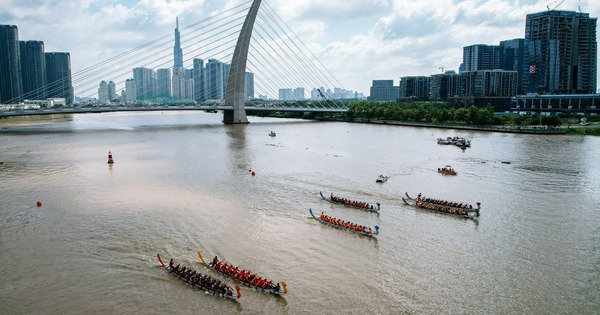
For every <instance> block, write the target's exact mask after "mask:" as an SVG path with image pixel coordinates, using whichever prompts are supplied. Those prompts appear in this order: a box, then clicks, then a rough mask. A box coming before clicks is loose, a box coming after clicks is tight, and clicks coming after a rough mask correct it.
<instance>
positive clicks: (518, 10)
mask: <svg viewBox="0 0 600 315" xmlns="http://www.w3.org/2000/svg"><path fill="white" fill-rule="evenodd" d="M245 2H247V0H141V1H134V0H103V1H98V0H77V1H64V0H0V24H10V25H17V27H18V29H19V39H20V40H42V41H44V44H45V49H46V52H49V51H67V52H69V53H70V54H71V66H72V72H77V71H80V70H82V69H85V68H87V67H89V66H91V65H94V64H96V63H98V61H101V60H107V59H109V58H111V57H112V56H115V55H117V54H119V53H121V52H124V51H127V50H130V49H132V48H134V47H137V46H139V45H142V44H144V43H147V42H150V41H152V40H154V39H156V38H158V37H160V36H163V35H166V34H169V33H172V31H173V28H174V25H175V18H176V17H179V21H180V22H179V23H180V28H181V27H183V26H185V25H186V24H188V23H189V24H191V23H195V22H198V21H202V20H204V19H206V18H207V17H209V16H212V15H216V14H218V13H219V12H222V11H223V10H225V9H226V8H230V7H233V6H235V5H237V4H239V3H245ZM263 3H267V4H268V5H269V6H270V7H271V8H273V10H275V11H276V12H277V13H278V15H279V16H280V17H281V18H282V19H283V20H284V21H285V22H286V24H287V25H288V26H289V27H290V28H291V29H292V30H293V31H294V33H295V34H296V35H297V36H298V37H299V38H300V39H301V40H302V41H303V42H304V44H306V45H307V46H308V47H309V48H310V50H311V51H312V53H313V54H314V55H315V56H316V57H317V58H318V59H319V61H320V62H321V63H322V64H323V65H325V67H327V70H328V71H329V72H331V74H332V75H333V76H334V77H335V79H336V80H337V82H339V83H340V85H341V86H338V87H342V88H345V89H347V90H355V91H358V92H362V93H364V94H365V96H367V95H369V88H370V86H371V83H372V80H382V79H387V80H394V85H398V81H399V78H400V77H402V76H412V75H425V76H427V75H431V74H436V73H441V72H442V70H444V71H447V70H455V71H457V72H458V67H459V65H460V63H461V62H462V49H463V47H464V46H469V45H475V44H487V45H498V44H499V42H500V41H501V40H507V39H513V38H523V37H524V30H525V16H526V15H527V14H530V13H537V12H541V11H545V10H547V9H548V8H551V9H553V8H557V9H559V10H568V11H581V12H585V13H589V14H590V16H591V17H600V1H598V0H563V1H533V0H524V1H500V0H464V1H463V0H433V1H417V0H319V1H317V0H296V1H289V0H263ZM183 53H184V55H185V53H186V52H185V51H184V52H183ZM188 57H189V56H185V58H186V59H187V58H188ZM598 87H600V84H599V85H598ZM329 88H333V87H329Z"/></svg>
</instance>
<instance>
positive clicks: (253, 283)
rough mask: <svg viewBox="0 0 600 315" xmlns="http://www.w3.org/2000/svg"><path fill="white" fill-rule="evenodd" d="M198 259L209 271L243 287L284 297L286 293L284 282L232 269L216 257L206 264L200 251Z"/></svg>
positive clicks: (231, 266) (235, 268) (230, 265)
mask: <svg viewBox="0 0 600 315" xmlns="http://www.w3.org/2000/svg"><path fill="white" fill-rule="evenodd" d="M198 257H200V261H202V263H203V264H204V265H205V266H206V267H208V268H209V269H212V270H214V271H216V272H218V273H220V274H222V275H224V276H226V277H229V278H231V279H233V280H234V281H236V282H239V283H241V284H243V285H245V286H248V287H251V288H256V289H257V290H262V291H263V292H267V293H271V294H275V295H284V294H286V293H287V284H286V283H285V281H280V282H279V283H277V284H276V283H275V282H274V281H272V280H269V279H267V278H265V277H260V276H258V275H256V274H253V273H251V272H249V271H247V270H243V269H240V268H239V267H234V266H233V265H232V264H228V263H225V262H223V261H220V260H218V259H217V256H215V258H214V259H213V261H211V262H209V263H207V262H206V260H204V258H203V257H202V253H200V251H198Z"/></svg>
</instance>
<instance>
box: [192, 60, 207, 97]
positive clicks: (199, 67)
mask: <svg viewBox="0 0 600 315" xmlns="http://www.w3.org/2000/svg"><path fill="white" fill-rule="evenodd" d="M193 62H194V69H193V71H192V78H193V79H194V100H195V101H196V102H197V103H204V101H206V89H205V88H206V86H205V82H204V81H205V78H204V60H202V59H200V58H194V61H193Z"/></svg>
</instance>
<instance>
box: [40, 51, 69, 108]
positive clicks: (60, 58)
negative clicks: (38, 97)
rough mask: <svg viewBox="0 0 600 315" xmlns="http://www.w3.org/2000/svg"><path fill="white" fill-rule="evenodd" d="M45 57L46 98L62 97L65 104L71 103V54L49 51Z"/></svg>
mask: <svg viewBox="0 0 600 315" xmlns="http://www.w3.org/2000/svg"><path fill="white" fill-rule="evenodd" d="M44 56H45V57H46V83H47V87H46V94H47V97H48V98H64V99H65V103H66V104H67V105H70V104H73V99H74V95H73V85H72V84H71V55H70V54H69V53H68V52H49V53H45V54H44Z"/></svg>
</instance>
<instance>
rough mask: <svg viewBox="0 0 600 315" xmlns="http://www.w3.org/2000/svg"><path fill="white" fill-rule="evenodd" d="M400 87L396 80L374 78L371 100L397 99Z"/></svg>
mask: <svg viewBox="0 0 600 315" xmlns="http://www.w3.org/2000/svg"><path fill="white" fill-rule="evenodd" d="M398 96H400V87H399V86H394V80H373V85H372V86H371V95H370V96H369V100H371V101H394V102H395V101H397V100H398Z"/></svg>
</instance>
